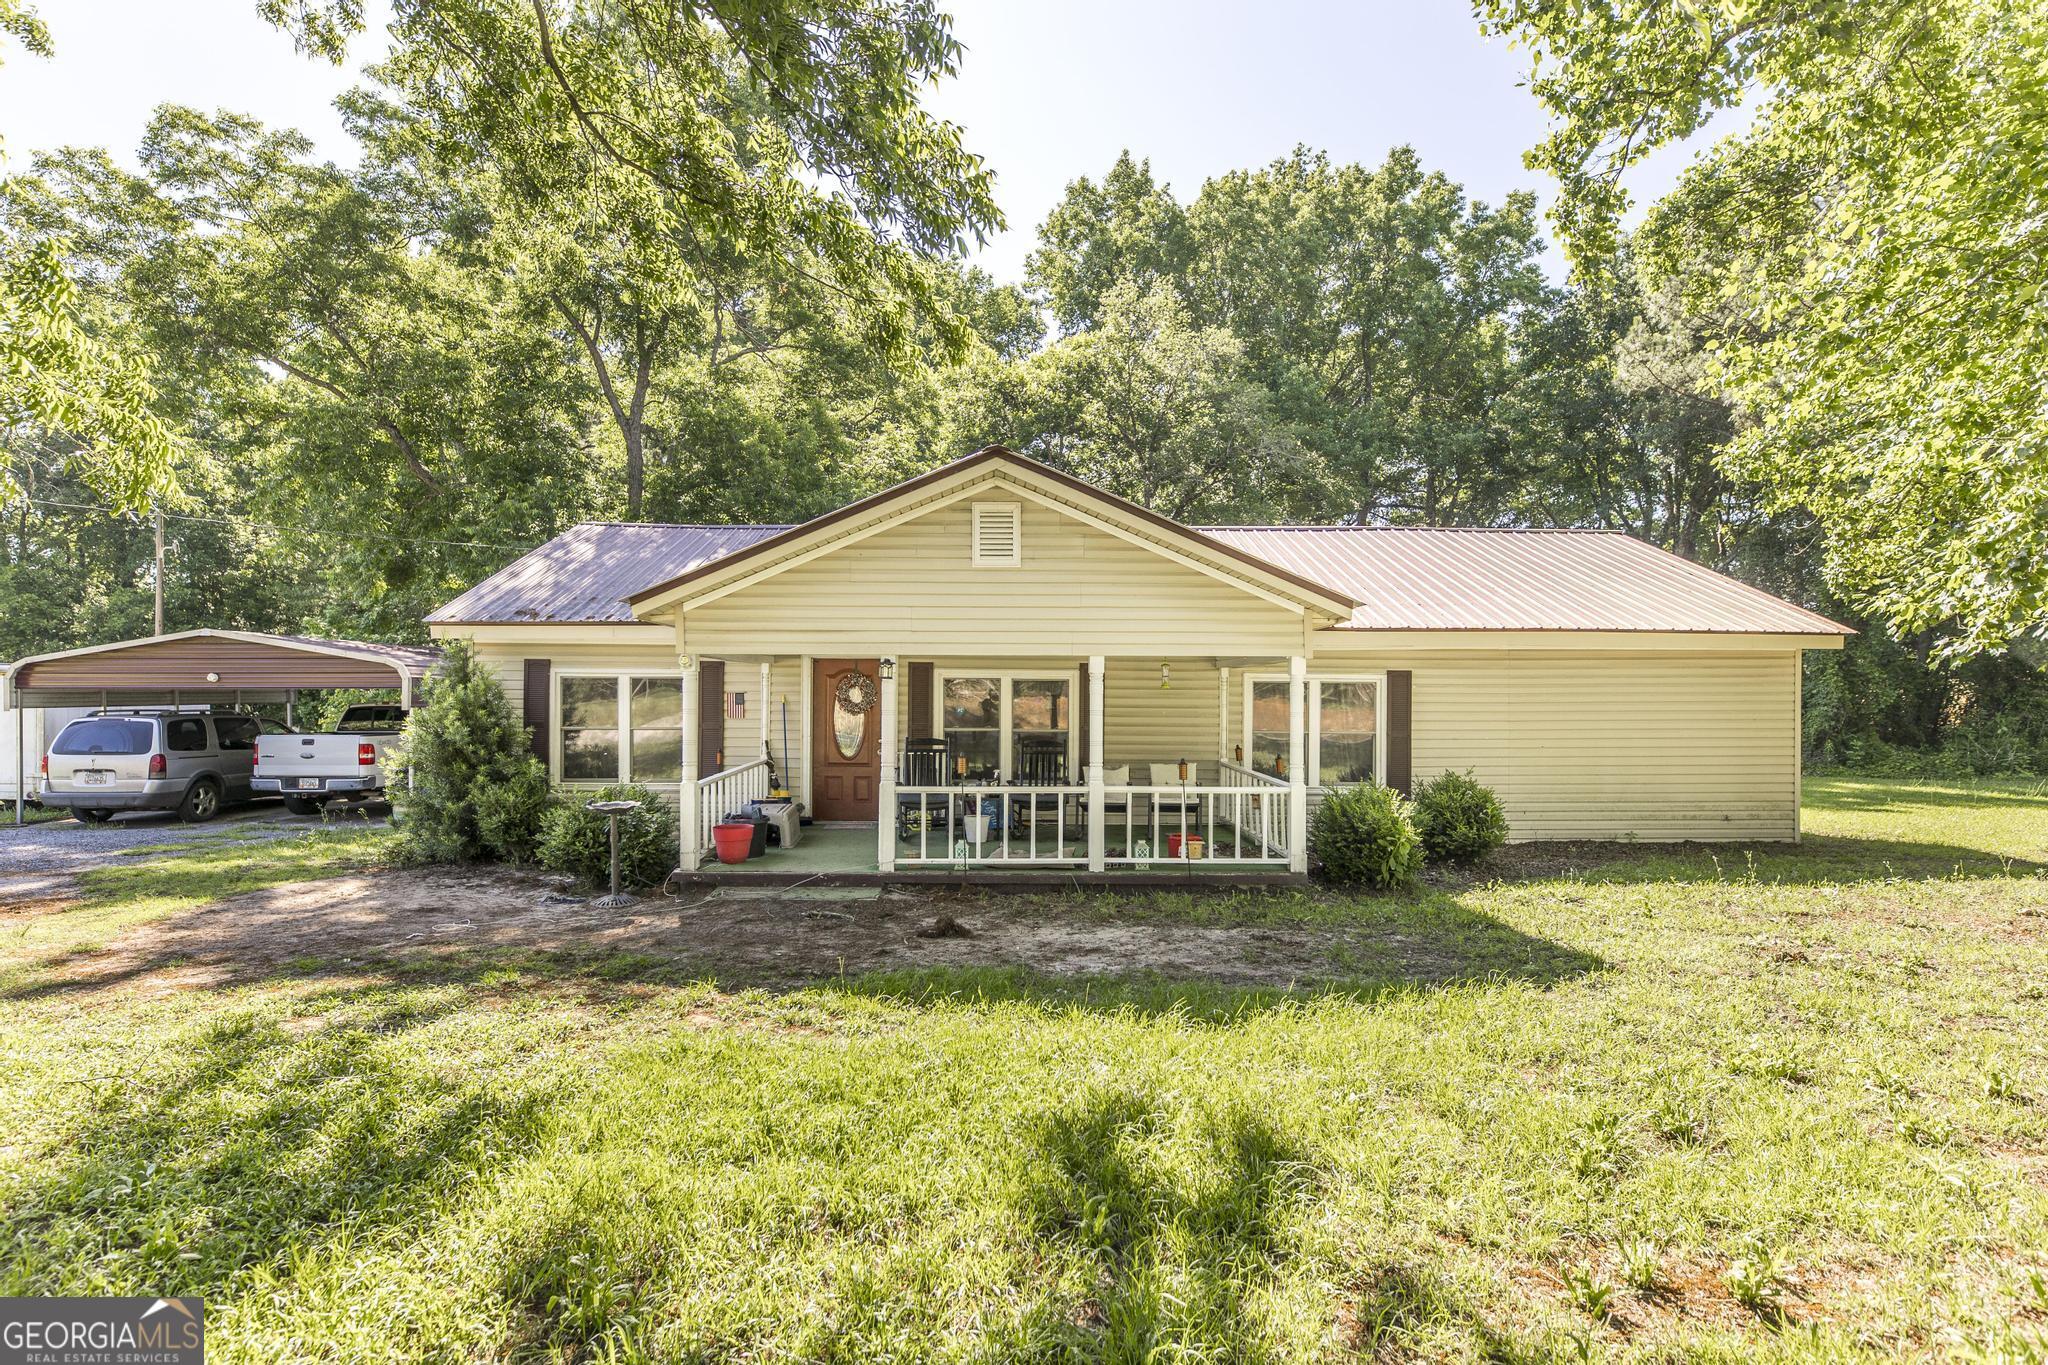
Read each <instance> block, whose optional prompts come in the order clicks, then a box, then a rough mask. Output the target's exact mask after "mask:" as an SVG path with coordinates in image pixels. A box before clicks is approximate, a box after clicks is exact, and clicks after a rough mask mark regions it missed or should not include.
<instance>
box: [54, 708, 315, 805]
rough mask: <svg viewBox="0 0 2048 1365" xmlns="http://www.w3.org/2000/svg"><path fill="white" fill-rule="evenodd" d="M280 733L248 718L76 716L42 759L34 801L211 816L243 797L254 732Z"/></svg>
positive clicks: (253, 749) (275, 727) (253, 753)
mask: <svg viewBox="0 0 2048 1365" xmlns="http://www.w3.org/2000/svg"><path fill="white" fill-rule="evenodd" d="M284 733H288V732H287V731H286V730H285V729H284V727H283V726H280V725H276V724H273V723H271V722H269V721H264V720H258V719H257V718H256V717H255V716H239V715H231V714H227V713H221V714H218V715H214V714H206V713H197V712H189V711H132V712H131V711H121V712H100V713H98V714H95V715H90V716H81V717H80V718H79V719H77V720H74V721H72V722H71V723H70V724H69V725H67V726H65V727H64V729H63V730H62V731H61V732H59V734H58V735H57V738H56V739H55V740H54V741H53V742H52V743H51V745H50V752H49V753H48V754H47V755H45V756H44V758H43V785H42V793H41V798H40V799H41V801H42V803H43V804H44V805H45V806H55V807H59V808H68V809H69V810H70V811H71V813H72V814H73V815H75V816H77V817H78V818H79V819H81V820H86V821H99V820H106V819H110V818H111V817H112V816H113V814H114V812H115V811H117V810H172V811H176V812H177V813H178V817H179V818H180V819H182V820H211V819H212V818H213V817H214V816H216V815H218V814H219V813H220V808H221V806H222V805H224V804H225V803H227V802H229V801H246V800H248V799H249V795H250V791H249V776H250V773H251V771H252V770H253V769H254V768H255V766H256V736H257V735H259V734H284Z"/></svg>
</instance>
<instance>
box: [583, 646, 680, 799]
mask: <svg viewBox="0 0 2048 1365" xmlns="http://www.w3.org/2000/svg"><path fill="white" fill-rule="evenodd" d="M558 676H559V678H560V691H559V692H558V693H557V694H556V711H555V729H556V733H558V734H559V735H560V736H561V745H562V751H561V761H560V768H559V771H560V772H561V780H562V781H564V782H648V783H654V784H657V785H671V786H672V785H674V784H675V783H678V782H680V781H682V780H683V680H682V679H681V678H680V677H679V676H677V675H675V674H673V673H669V674H648V675H641V674H611V673H605V674H574V673H571V674H562V675H558ZM705 761H706V762H709V761H710V755H708V754H707V755H705Z"/></svg>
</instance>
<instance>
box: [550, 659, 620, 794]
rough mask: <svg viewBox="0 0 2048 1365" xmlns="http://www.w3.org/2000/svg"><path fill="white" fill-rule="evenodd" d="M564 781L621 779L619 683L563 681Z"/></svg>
mask: <svg viewBox="0 0 2048 1365" xmlns="http://www.w3.org/2000/svg"><path fill="white" fill-rule="evenodd" d="M560 720H561V733H562V780H563V781H564V782H616V781H618V780H619V680H618V679H617V678H564V679H562V713H561V717H560Z"/></svg>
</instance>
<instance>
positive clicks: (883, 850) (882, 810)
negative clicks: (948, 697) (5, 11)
mask: <svg viewBox="0 0 2048 1365" xmlns="http://www.w3.org/2000/svg"><path fill="white" fill-rule="evenodd" d="M881 671H882V700H881V702H880V706H881V708H882V793H881V796H880V798H879V799H878V800H877V802H876V805H875V866H876V867H877V868H878V869H880V870H881V871H883V872H894V871H895V870H896V757H897V755H896V661H895V660H894V659H884V660H882V662H881Z"/></svg>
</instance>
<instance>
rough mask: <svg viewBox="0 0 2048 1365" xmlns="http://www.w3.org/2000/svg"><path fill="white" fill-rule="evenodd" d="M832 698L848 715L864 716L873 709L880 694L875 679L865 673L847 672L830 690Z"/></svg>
mask: <svg viewBox="0 0 2048 1365" xmlns="http://www.w3.org/2000/svg"><path fill="white" fill-rule="evenodd" d="M832 695H833V699H834V700H836V701H837V702H838V703H839V706H840V708H841V709H842V710H844V711H845V712H846V713H847V714H848V715H853V716H864V715H866V714H867V713H868V712H870V711H872V710H874V709H875V703H876V702H877V701H879V700H880V696H879V694H878V693H877V691H876V688H875V680H874V679H873V678H870V677H869V676H868V675H867V674H865V673H849V674H847V675H846V676H845V677H843V678H841V679H840V680H839V686H838V687H836V688H834V689H833V691H832Z"/></svg>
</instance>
